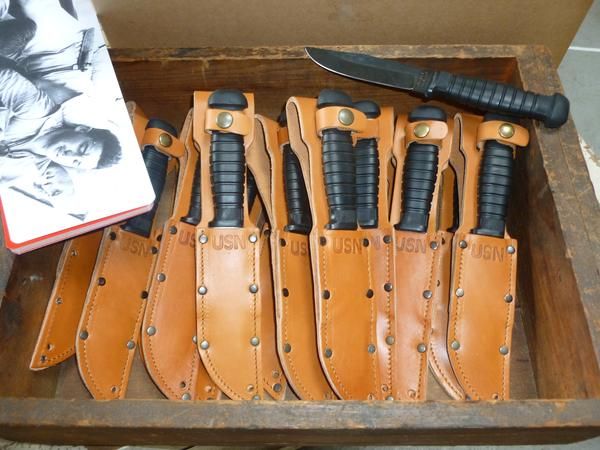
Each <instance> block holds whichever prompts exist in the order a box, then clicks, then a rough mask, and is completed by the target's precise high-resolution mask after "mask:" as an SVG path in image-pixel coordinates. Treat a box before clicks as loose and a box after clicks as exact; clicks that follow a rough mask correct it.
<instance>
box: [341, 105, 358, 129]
mask: <svg viewBox="0 0 600 450" xmlns="http://www.w3.org/2000/svg"><path fill="white" fill-rule="evenodd" d="M338 120H339V121H340V123H341V124H342V125H346V126H348V125H351V124H352V122H354V113H353V112H352V111H350V110H349V109H346V108H343V109H340V112H338Z"/></svg>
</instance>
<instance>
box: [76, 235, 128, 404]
mask: <svg viewBox="0 0 600 450" xmlns="http://www.w3.org/2000/svg"><path fill="white" fill-rule="evenodd" d="M111 242H115V241H109V242H108V248H107V249H106V253H105V255H104V257H103V258H102V260H101V263H100V267H99V270H98V271H97V273H98V274H102V273H104V267H105V266H106V263H107V262H108V260H109V258H110V254H111V252H112V248H113V244H112V243H111ZM94 281H95V278H93V274H92V282H94ZM98 291H99V289H98V285H97V284H95V285H94V289H93V295H92V298H91V301H90V304H89V308H88V309H87V311H86V319H85V327H84V330H85V331H88V333H89V324H90V322H91V320H92V316H93V313H94V307H95V306H96V299H97V297H98ZM84 309H85V306H84ZM87 343H88V341H87V339H86V340H84V341H83V364H84V366H85V369H86V370H85V371H86V373H87V375H88V377H89V379H90V381H91V383H92V386H93V388H94V390H96V391H97V392H99V393H101V394H103V392H102V389H101V388H100V386H98V384H97V383H96V379H95V377H94V375H93V373H92V371H91V370H90V366H89V364H88V353H87ZM86 384H87V383H86ZM120 394H121V393H120V392H119V395H120ZM92 395H93V394H92Z"/></svg>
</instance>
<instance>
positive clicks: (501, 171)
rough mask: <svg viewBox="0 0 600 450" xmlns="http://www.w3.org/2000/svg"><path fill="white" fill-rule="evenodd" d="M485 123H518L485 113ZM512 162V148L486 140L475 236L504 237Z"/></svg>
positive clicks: (478, 194) (507, 118)
mask: <svg viewBox="0 0 600 450" xmlns="http://www.w3.org/2000/svg"><path fill="white" fill-rule="evenodd" d="M483 120H484V122H488V121H490V120H502V121H504V122H507V123H517V122H516V120H515V119H514V118H512V117H507V116H502V115H499V114H486V115H485V116H484V119H483ZM513 162H514V160H513V149H512V147H510V146H509V145H505V144H502V143H500V142H498V141H496V140H489V141H485V143H484V146H483V156H482V158H481V165H480V168H479V180H478V189H477V228H475V229H474V230H473V233H475V234H480V235H484V236H494V237H504V228H505V226H506V214H507V211H508V198H509V196H510V189H511V184H512V174H513Z"/></svg>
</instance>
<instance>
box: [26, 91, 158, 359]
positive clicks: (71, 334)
mask: <svg viewBox="0 0 600 450" xmlns="http://www.w3.org/2000/svg"><path fill="white" fill-rule="evenodd" d="M127 111H128V113H129V118H130V119H131V123H132V125H133V129H134V131H135V134H136V137H137V138H138V142H141V139H142V137H143V133H144V129H145V128H146V124H147V123H148V118H147V117H146V115H145V114H144V112H143V111H142V109H141V108H140V107H139V106H138V105H137V104H136V103H135V102H127ZM101 237H102V230H98V231H94V232H92V233H88V234H85V235H83V236H78V237H76V238H73V239H71V240H69V241H67V242H66V243H65V245H64V246H63V249H62V254H61V257H60V260H59V263H58V266H57V269H56V279H55V281H54V287H53V288H52V293H51V294H50V299H49V300H48V307H47V308H46V313H45V315H44V320H43V321H42V326H41V328H40V332H39V335H38V338H37V342H36V345H35V348H34V350H33V355H32V357H31V362H30V364H29V368H30V369H31V370H41V369H45V368H47V367H51V366H54V365H56V364H59V363H61V362H62V361H64V360H65V359H67V358H69V357H70V356H71V355H73V354H74V353H75V339H76V335H77V325H78V323H79V318H80V317H81V311H82V309H83V303H84V302H85V296H86V293H87V290H88V286H89V285H90V280H91V277H92V271H93V270H94V264H95V263H96V256H97V255H98V248H99V246H100V239H101Z"/></svg>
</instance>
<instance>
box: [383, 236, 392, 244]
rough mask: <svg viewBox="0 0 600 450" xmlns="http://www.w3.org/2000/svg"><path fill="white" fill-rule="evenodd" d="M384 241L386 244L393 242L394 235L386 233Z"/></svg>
mask: <svg viewBox="0 0 600 450" xmlns="http://www.w3.org/2000/svg"><path fill="white" fill-rule="evenodd" d="M383 242H385V243H386V244H389V243H390V242H392V237H391V236H390V235H389V234H386V235H385V236H384V237H383Z"/></svg>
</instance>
